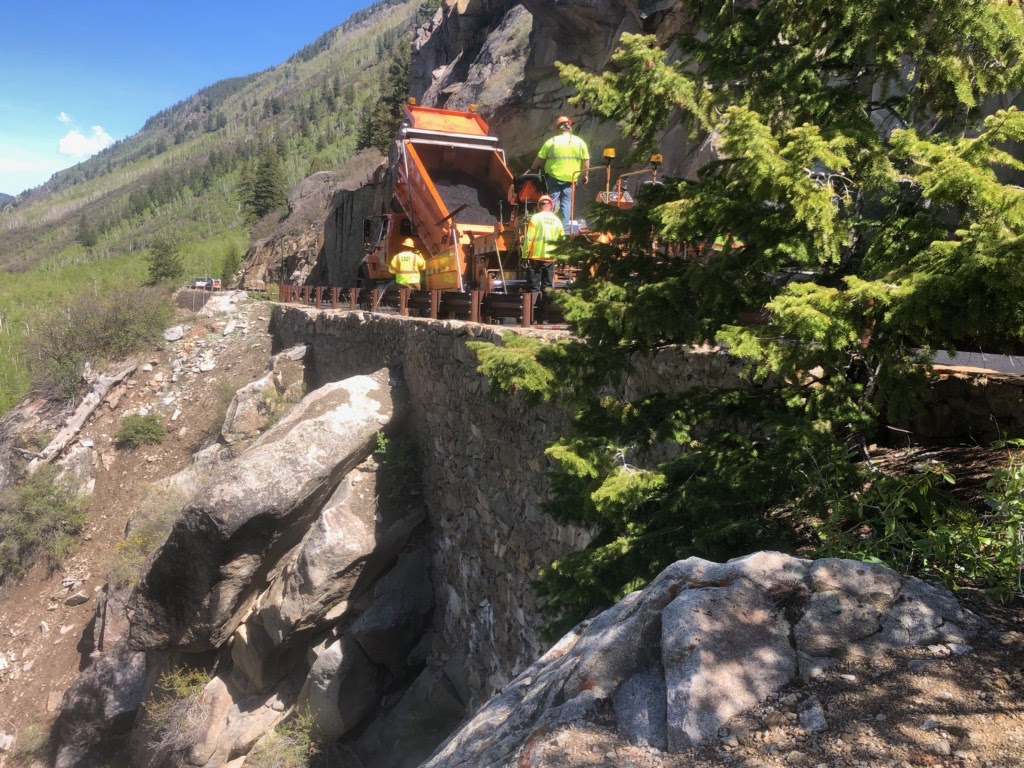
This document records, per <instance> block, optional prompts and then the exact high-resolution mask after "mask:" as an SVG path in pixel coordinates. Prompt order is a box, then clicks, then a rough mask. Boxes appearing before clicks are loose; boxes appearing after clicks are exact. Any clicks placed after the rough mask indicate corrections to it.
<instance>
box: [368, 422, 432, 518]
mask: <svg viewBox="0 0 1024 768" xmlns="http://www.w3.org/2000/svg"><path fill="white" fill-rule="evenodd" d="M374 453H376V454H377V455H378V456H379V457H380V458H379V461H380V463H381V465H382V466H383V468H384V472H385V473H386V482H385V484H384V485H385V489H386V490H385V493H386V494H387V496H388V498H389V499H391V500H392V501H397V500H398V499H401V498H403V497H405V496H407V495H408V494H409V493H410V492H412V491H413V490H415V489H416V488H417V487H418V486H419V483H420V472H421V469H422V467H421V466H420V462H419V457H418V454H417V451H416V445H415V444H414V443H413V442H412V439H411V437H410V436H409V435H398V436H395V437H393V438H392V437H388V436H387V435H385V434H384V433H383V432H378V433H377V450H376V451H374Z"/></svg>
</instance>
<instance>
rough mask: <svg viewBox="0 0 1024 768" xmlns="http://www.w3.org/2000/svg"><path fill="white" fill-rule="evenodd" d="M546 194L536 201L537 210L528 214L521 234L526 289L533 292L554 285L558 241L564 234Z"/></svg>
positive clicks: (552, 204) (552, 203)
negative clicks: (523, 232)
mask: <svg viewBox="0 0 1024 768" xmlns="http://www.w3.org/2000/svg"><path fill="white" fill-rule="evenodd" d="M553 207H554V202H553V201H552V200H551V197H550V196H549V195H542V196H541V198H540V199H539V200H538V201H537V208H538V211H537V212H536V213H535V214H533V215H532V216H531V217H530V220H529V221H528V222H527V224H526V234H525V235H524V237H523V254H522V258H523V263H524V264H525V265H526V290H527V291H530V292H531V293H532V292H535V291H542V290H544V289H545V288H551V287H552V286H553V285H554V284H555V261H556V260H557V256H556V253H555V252H556V250H557V244H558V242H559V241H560V240H561V239H562V238H564V237H565V230H563V229H562V221H561V219H559V218H558V217H557V216H556V215H555V214H554V213H553V212H552V210H551V209H552V208H553Z"/></svg>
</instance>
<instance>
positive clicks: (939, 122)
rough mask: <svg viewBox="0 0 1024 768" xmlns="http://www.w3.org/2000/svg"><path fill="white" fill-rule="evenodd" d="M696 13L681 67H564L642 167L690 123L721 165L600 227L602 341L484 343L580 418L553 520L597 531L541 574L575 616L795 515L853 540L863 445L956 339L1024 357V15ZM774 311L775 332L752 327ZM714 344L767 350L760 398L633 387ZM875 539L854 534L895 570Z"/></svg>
mask: <svg viewBox="0 0 1024 768" xmlns="http://www.w3.org/2000/svg"><path fill="white" fill-rule="evenodd" d="M691 13H692V15H693V18H692V19H691V21H692V22H693V28H695V29H697V30H699V31H700V34H694V35H691V36H686V37H682V38H680V39H677V40H675V41H673V43H674V46H675V48H674V50H677V51H678V57H679V58H678V59H677V60H676V61H669V59H668V57H667V55H666V49H665V48H663V47H661V46H659V45H658V44H657V42H656V41H655V40H654V38H651V37H643V36H636V35H624V36H623V38H622V41H621V46H620V48H619V49H618V50H617V51H616V53H615V55H614V57H613V61H612V66H611V67H610V68H609V70H608V71H606V72H604V73H600V74H593V73H589V72H585V71H583V70H581V69H579V68H577V67H573V66H565V67H562V74H563V77H564V78H565V79H566V81H567V82H569V83H570V84H571V85H573V86H575V87H576V89H577V90H578V95H577V97H576V99H575V101H576V102H577V103H578V104H580V105H586V106H587V107H589V108H590V109H591V110H592V111H593V112H595V113H597V114H599V115H602V116H605V117H608V118H612V119H615V120H617V121H618V122H619V124H620V125H621V127H622V130H623V133H624V135H625V136H626V137H628V138H629V139H631V140H632V141H633V142H634V147H635V149H636V153H637V156H643V155H644V154H645V153H647V152H649V151H650V150H652V149H654V148H655V147H656V146H657V139H658V137H659V136H660V135H661V133H662V131H663V130H664V129H665V126H666V124H667V123H668V122H669V120H670V119H672V118H673V117H674V116H675V115H676V114H677V113H679V114H681V115H682V117H683V119H684V121H685V123H686V124H688V126H689V127H690V130H691V131H692V138H693V140H694V142H700V141H707V142H708V144H709V145H710V146H712V147H713V149H714V153H715V159H713V160H711V161H709V162H708V163H707V164H705V165H704V166H703V167H702V168H701V169H700V170H699V172H698V173H697V174H696V177H695V178H693V179H690V180H681V179H668V180H665V182H664V183H663V184H661V185H652V186H649V187H647V188H645V189H644V191H643V193H642V194H641V196H640V197H641V199H640V204H639V205H637V206H635V207H634V208H632V209H631V210H628V211H619V210H617V209H614V208H608V207H604V208H599V209H598V210H595V211H593V212H592V214H591V216H589V217H588V220H590V222H591V224H592V225H594V226H596V227H598V228H601V229H605V228H606V229H608V230H609V231H612V232H614V233H615V235H616V236H617V238H618V239H617V241H616V242H615V243H614V244H612V245H609V246H590V245H585V246H582V247H580V246H577V247H576V248H575V249H574V258H575V260H576V263H577V265H578V266H580V267H581V270H580V275H581V278H580V280H579V281H578V284H577V287H576V288H575V290H573V291H571V292H569V293H568V294H567V295H565V296H562V297H560V298H559V301H560V302H561V304H562V306H563V311H564V312H565V314H566V317H567V318H568V319H569V321H570V323H571V325H572V327H573V329H574V331H576V334H577V335H578V336H579V337H580V339H581V341H578V342H566V343H562V344H555V345H543V344H540V343H538V342H536V341H533V340H520V339H515V340H514V341H509V342H507V343H506V345H505V346H502V347H499V346H494V345H490V344H483V343H480V344H476V345H475V346H476V348H477V351H478V355H479V356H480V359H481V362H482V369H483V370H484V371H485V372H487V373H489V374H490V375H492V377H493V378H494V381H495V383H496V385H498V386H505V387H508V388H511V389H515V390H516V391H519V392H522V393H525V394H526V395H527V396H528V397H535V398H554V397H557V398H561V399H562V400H563V402H566V403H568V404H571V405H572V406H573V407H574V408H575V412H576V418H575V426H576V429H575V432H574V434H572V435H570V436H567V437H565V438H564V439H562V440H560V441H558V443H556V444H555V445H553V446H551V447H550V448H549V451H548V452H549V454H550V455H551V456H553V457H554V458H556V459H557V460H558V462H559V465H560V471H559V473H558V474H557V475H556V476H555V478H554V482H553V497H552V501H551V504H550V505H549V509H550V511H551V512H552V513H553V514H555V516H556V517H557V518H558V519H560V520H563V521H571V522H575V523H582V524H584V525H589V526H594V527H595V529H596V530H597V534H596V536H595V538H594V540H593V542H592V543H591V545H590V547H588V549H587V550H586V551H585V552H582V553H577V554H575V555H570V556H569V557H566V558H564V559H563V560H562V561H560V562H557V563H553V564H552V565H551V566H550V567H549V568H547V569H546V570H545V571H544V572H543V574H542V589H543V590H544V591H545V593H546V594H547V595H548V597H549V598H550V602H549V606H550V607H551V608H552V609H553V610H555V611H558V610H565V611H567V612H568V614H569V616H570V618H578V617H579V616H580V615H581V614H582V613H584V612H585V611H586V610H587V609H588V608H590V607H591V606H592V605H594V604H595V603H599V602H604V601H609V600H613V599H616V598H618V597H620V596H621V595H622V594H623V593H624V592H627V591H629V590H631V589H634V588H636V587H638V586H640V585H642V584H643V583H644V582H645V581H646V580H647V579H649V578H651V577H652V576H653V575H655V574H656V573H658V572H659V571H660V570H661V569H662V568H663V567H664V566H665V565H666V564H668V563H669V562H671V561H673V560H675V559H677V558H680V557H686V556H689V555H700V556H704V557H711V558H721V557H728V556H731V555H735V554H740V553H744V552H747V551H750V550H752V549H755V548H764V547H765V546H773V545H775V546H787V544H786V541H787V537H788V536H791V530H787V529H786V527H785V526H781V525H780V524H779V520H780V516H778V515H775V514H772V513H773V512H777V511H778V510H780V509H786V511H787V516H788V519H790V520H794V519H796V520H801V519H803V518H804V516H812V517H814V518H815V519H817V520H818V521H820V522H821V523H822V530H825V531H830V532H833V533H835V534H836V535H837V536H840V538H841V535H840V534H841V532H842V531H844V530H845V529H847V528H849V527H851V526H853V527H856V526H854V522H855V521H857V520H861V521H862V523H863V520H864V515H865V514H866V513H865V510H867V509H868V508H869V507H870V506H871V505H872V504H874V503H876V502H877V499H874V500H872V499H871V498H870V493H868V492H864V490H863V489H865V488H869V489H871V488H875V489H878V488H882V487H884V483H881V482H869V481H877V480H878V478H877V477H874V476H873V475H872V474H871V472H870V469H869V468H868V467H867V466H866V465H865V464H864V463H863V462H860V461H859V460H860V459H861V458H863V456H864V454H865V446H866V444H867V443H868V442H869V441H871V440H873V439H875V437H876V430H878V428H879V424H880V423H882V422H883V421H884V420H885V419H886V418H887V417H890V416H893V415H896V414H897V413H900V412H904V413H905V412H906V409H908V408H910V407H913V405H914V404H915V402H917V398H916V393H918V392H919V391H920V386H921V384H922V383H923V378H924V375H925V374H926V371H927V365H926V363H927V360H928V356H929V352H930V350H933V349H938V348H953V347H959V348H964V346H965V345H967V346H970V347H973V348H979V347H980V348H983V349H987V350H990V351H1001V350H1002V351H1006V350H1013V349H1017V348H1019V347H1020V346H1021V345H1022V344H1024V310H1022V309H1021V308H1020V307H1021V305H1020V301H1019V297H1020V295H1021V293H1022V290H1024V250H1022V249H1021V248H1020V242H1022V239H1021V238H1024V190H1021V189H1020V188H1017V187H1015V186H1011V185H1008V184H1006V183H1004V181H1003V179H1004V178H1005V174H1006V172H1007V171H1020V170H1024V165H1022V164H1021V163H1020V162H1019V161H1018V160H1017V159H1016V158H1014V157H1012V156H1011V155H1010V154H1008V153H1007V152H1006V150H1005V147H1007V146H1008V145H1010V144H1012V143H1014V142H1020V141H1021V140H1022V139H1024V115H1022V113H1020V112H1018V111H1016V110H1015V109H1012V108H1011V109H1007V110H1001V111H998V112H997V113H996V114H994V115H991V116H989V117H983V116H982V114H981V111H980V107H981V105H982V104H984V103H986V100H987V99H990V98H991V97H993V96H995V95H998V94H1002V93H1007V92H1011V91H1013V90H1014V89H1016V88H1019V87H1020V84H1021V82H1022V74H1024V68H1022V58H1024V57H1022V53H1024V16H1022V11H1021V8H1020V6H1019V5H1015V4H1012V3H1010V4H1005V3H995V2H990V1H989V0H966V1H965V0H938V2H936V1H935V0H899V1H897V0H878V2H873V3H864V2H862V0H804V1H803V2H799V3H795V2H792V0H764V2H759V3H749V4H739V3H732V2H724V1H722V0H719V1H716V2H709V3H700V4H695V5H694V6H693V9H692V11H691ZM719 238H721V239H723V240H724V241H725V248H724V249H722V250H715V249H712V248H711V247H709V246H711V244H712V243H713V242H714V241H715V240H716V239H719ZM652 241H653V242H661V243H666V242H668V243H685V244H689V245H690V246H692V248H691V250H690V254H691V256H692V257H691V258H682V257H673V256H672V255H671V254H669V253H667V252H665V250H664V248H661V249H652ZM733 246H736V247H733ZM757 314H760V315H761V316H768V317H770V319H771V322H770V323H761V324H754V325H745V324H743V323H742V322H741V319H742V318H743V317H745V316H750V315H757ZM706 340H711V341H714V342H717V343H722V344H725V345H727V347H728V349H729V351H730V353H731V354H733V355H736V356H738V357H739V358H741V359H743V360H745V361H746V364H747V367H748V373H749V376H750V377H751V379H752V382H753V386H752V387H750V388H740V389H731V390H729V389H717V388H698V389H693V390H689V391H686V392H668V393H663V394H659V395H654V396H649V397H645V398H642V399H632V400H631V399H627V398H625V397H623V396H621V395H619V396H615V395H613V394H612V393H614V392H618V391H620V390H619V389H618V388H616V387H615V386H614V384H615V383H616V382H619V381H621V380H622V377H623V376H625V375H626V374H627V372H628V371H629V370H630V366H631V365H632V362H633V361H634V360H635V359H636V356H637V355H640V354H645V353H651V352H656V351H657V350H659V349H660V348H663V347H666V346H670V345H689V344H701V343H703V342H704V341H706ZM729 425H732V426H729ZM908 503H909V502H908ZM925 506H926V504H925V502H922V503H921V504H919V505H916V506H914V507H913V509H911V508H910V507H906V508H905V509H906V514H907V515H911V516H912V515H921V514H925V512H924V511H923V510H924V507H925ZM928 514H930V513H928ZM930 519H932V520H933V521H934V524H935V525H934V527H941V526H943V525H945V523H944V522H943V520H942V518H941V517H940V516H936V517H934V518H930ZM866 527H867V528H868V529H869V530H871V526H866ZM927 527H928V526H924V528H923V529H927ZM859 530H861V529H859ZM923 535H926V534H923ZM866 538H868V539H871V541H869V542H868V544H867V545H865V544H864V543H863V541H862V542H857V541H850V540H847V541H846V542H845V544H844V546H847V547H848V550H849V551H852V552H854V553H856V551H857V549H858V547H861V548H862V549H861V551H863V552H864V553H865V556H871V557H891V556H893V554H894V553H893V552H892V551H890V550H888V549H886V547H885V546H884V544H882V545H880V544H878V541H877V539H878V537H877V536H875V537H866ZM951 539H955V537H951ZM788 540H789V541H790V544H789V545H790V546H791V545H792V539H791V538H790V539H788ZM914 546H927V542H924V543H922V542H920V541H919V542H917V543H916V544H915V545H914ZM909 549H913V546H911V547H909ZM947 549H948V550H949V551H948V552H946V553H945V555H944V556H945V557H947V561H946V565H941V564H939V560H938V559H934V560H933V559H932V558H922V557H919V556H916V555H911V556H909V557H908V558H907V560H906V564H916V566H918V567H923V565H922V564H926V565H927V567H929V568H931V569H932V570H931V571H930V573H929V575H931V576H936V575H937V576H940V577H946V576H949V575H950V574H955V573H957V572H958V568H957V566H956V564H955V560H956V558H957V557H958V556H959V555H961V554H965V553H963V552H960V553H958V552H956V551H955V550H956V548H955V547H948V548H947ZM869 550H870V551H869ZM918 554H919V553H918ZM901 556H902V555H901ZM902 565H905V564H904V563H901V566H902ZM947 566H948V567H947ZM943 568H946V570H943ZM960 572H961V573H962V569H961V570H960ZM950 578H951V576H950Z"/></svg>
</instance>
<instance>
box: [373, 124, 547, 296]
mask: <svg viewBox="0 0 1024 768" xmlns="http://www.w3.org/2000/svg"><path fill="white" fill-rule="evenodd" d="M396 149H397V154H396V155H393V160H392V173H393V180H394V204H393V205H392V208H393V209H394V210H395V211H396V212H395V213H391V214H386V215H384V216H383V217H381V219H379V220H377V221H372V222H368V228H367V234H368V236H369V239H370V246H371V247H372V252H371V253H370V254H369V255H368V256H367V257H366V259H365V260H364V262H363V265H362V268H361V277H362V279H363V280H364V281H369V283H370V284H374V283H378V282H379V281H382V280H388V279H390V278H391V275H390V273H389V272H388V269H387V265H388V262H389V261H390V259H391V257H392V256H393V255H394V254H395V253H398V252H399V251H401V250H403V246H402V241H403V240H404V239H405V238H407V237H411V238H412V239H413V240H414V241H415V242H416V244H417V247H418V248H419V250H420V252H421V253H422V254H423V256H424V258H425V259H426V262H427V269H426V285H424V286H423V287H425V288H427V289H428V290H446V291H469V290H483V291H485V292H496V291H497V292H508V291H509V290H510V285H511V283H512V281H513V279H514V278H515V277H516V271H517V267H518V261H519V258H518V248H519V245H518V242H517V237H516V235H515V232H516V229H515V227H516V218H517V214H518V211H519V207H520V202H521V201H524V200H525V201H530V202H535V201H536V199H537V196H538V195H539V192H538V191H537V189H536V187H534V186H532V185H531V184H527V185H526V186H525V187H524V188H523V189H521V190H520V191H519V194H518V196H517V194H516V193H515V191H514V187H513V175H512V172H511V171H510V170H509V168H508V166H507V165H506V164H505V153H504V152H503V151H502V150H501V149H500V148H499V147H498V139H497V137H494V136H491V135H490V133H489V130H488V126H487V123H486V122H484V120H483V118H482V117H480V115H479V114H477V113H476V112H475V111H468V112H458V111H454V110H447V109H434V108H431V107H419V106H415V105H406V107H405V120H404V121H403V123H402V126H401V127H400V128H399V131H398V136H397V139H396Z"/></svg>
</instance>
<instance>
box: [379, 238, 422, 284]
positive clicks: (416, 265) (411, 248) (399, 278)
mask: <svg viewBox="0 0 1024 768" xmlns="http://www.w3.org/2000/svg"><path fill="white" fill-rule="evenodd" d="M402 245H403V246H404V247H405V250H404V251H399V252H398V253H396V254H395V255H394V256H392V257H391V262H390V263H389V264H388V271H389V272H390V273H391V274H393V275H394V276H395V285H397V286H398V287H399V288H411V289H413V290H419V287H420V272H422V271H423V270H425V269H426V268H427V262H426V260H425V259H424V258H423V254H421V253H420V252H419V251H418V250H416V242H415V241H414V240H413V239H412V238H411V237H407V238H405V240H403V241H402Z"/></svg>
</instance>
